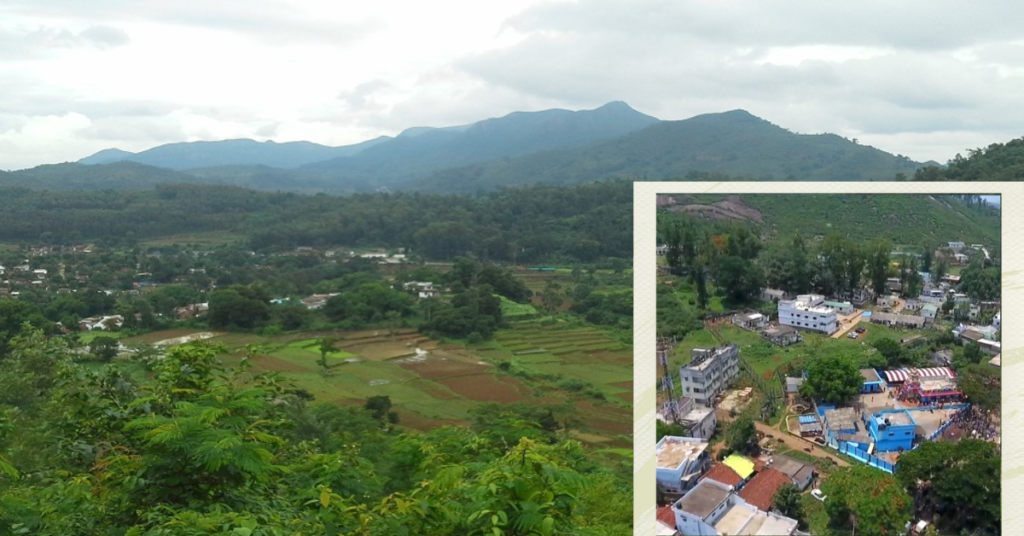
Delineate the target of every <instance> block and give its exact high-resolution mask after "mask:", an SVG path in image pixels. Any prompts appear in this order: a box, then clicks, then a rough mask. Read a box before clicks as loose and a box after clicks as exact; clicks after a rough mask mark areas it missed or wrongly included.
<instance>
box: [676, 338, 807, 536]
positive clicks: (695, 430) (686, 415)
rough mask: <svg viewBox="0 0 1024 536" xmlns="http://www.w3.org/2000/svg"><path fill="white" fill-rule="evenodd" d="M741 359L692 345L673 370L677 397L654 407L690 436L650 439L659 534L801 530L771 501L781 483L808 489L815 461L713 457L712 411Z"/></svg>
mask: <svg viewBox="0 0 1024 536" xmlns="http://www.w3.org/2000/svg"><path fill="white" fill-rule="evenodd" d="M751 321H752V322H756V321H758V319H756V318H755V319H751ZM739 359H740V357H739V348H737V347H736V346H735V345H726V346H722V347H716V348H697V349H693V350H692V351H691V361H690V363H689V364H687V365H685V366H683V367H680V369H679V379H680V384H681V387H682V391H681V394H682V396H681V397H680V398H679V400H678V401H675V402H673V401H668V402H667V403H666V404H665V406H664V407H663V408H662V410H661V411H660V412H659V418H660V419H663V420H666V421H668V422H673V423H676V424H680V425H682V427H683V429H685V430H687V433H688V435H687V436H686V437H679V436H665V437H663V438H662V439H661V440H660V441H658V444H657V446H656V453H657V486H658V495H659V497H660V498H661V501H660V502H661V503H662V504H668V505H664V506H661V507H659V508H658V534H666V535H672V534H709V535H710V534H751V535H778V534H786V535H789V534H804V533H802V532H799V531H798V530H797V521H796V520H794V519H791V518H788V517H786V516H783V515H779V514H778V513H777V512H774V511H773V510H772V500H773V499H774V497H775V495H776V494H777V493H778V490H779V489H780V488H781V487H782V486H783V485H784V484H793V485H795V486H796V487H797V488H798V489H800V490H803V489H806V488H807V487H808V486H809V485H810V483H811V481H812V480H813V477H814V474H815V473H814V467H813V466H811V465H808V464H803V463H801V462H799V461H797V460H793V459H789V458H785V457H781V456H776V457H772V456H768V457H767V458H765V459H756V460H753V459H749V458H745V457H743V456H740V455H738V454H733V455H730V456H729V457H727V458H726V459H725V460H723V461H722V462H721V463H714V462H713V461H712V460H711V456H710V451H709V449H708V445H709V440H710V439H711V437H712V436H713V434H714V431H715V427H716V424H717V422H718V416H717V411H716V410H721V409H723V408H724V407H725V406H726V405H727V404H726V403H725V402H726V401H728V398H727V397H726V399H725V400H723V397H724V395H725V394H726V388H727V387H728V386H729V385H730V384H731V383H732V382H733V380H735V379H736V377H737V376H738V375H739ZM750 391H751V389H749V388H748V389H746V392H745V393H739V395H738V396H739V398H741V399H742V398H743V396H742V395H743V394H746V395H747V396H748V397H749V394H750ZM669 503H670V504H669Z"/></svg>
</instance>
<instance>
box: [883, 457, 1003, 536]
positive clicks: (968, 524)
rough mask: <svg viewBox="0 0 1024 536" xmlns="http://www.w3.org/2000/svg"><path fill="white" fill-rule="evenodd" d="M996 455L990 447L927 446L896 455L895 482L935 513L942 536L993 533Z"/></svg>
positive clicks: (997, 471) (997, 496)
mask: <svg viewBox="0 0 1024 536" xmlns="http://www.w3.org/2000/svg"><path fill="white" fill-rule="evenodd" d="M1000 463H1001V461H1000V455H999V450H998V448H997V447H996V445H994V444H993V443H990V442H988V441H982V440H978V439H968V438H965V439H962V440H961V441H959V442H956V443H947V442H942V441H933V442H928V443H925V444H923V445H921V446H920V447H918V448H916V449H914V450H912V451H910V452H908V453H906V454H904V455H903V456H901V457H900V463H899V465H897V466H896V478H897V480H899V483H900V484H901V485H902V486H903V487H904V488H905V489H906V490H907V492H908V493H910V494H912V495H915V496H918V497H921V501H920V502H919V506H920V508H922V509H925V510H928V511H934V512H935V519H934V521H935V523H936V525H937V526H938V527H939V528H940V529H941V531H942V534H999V531H1000V523H999V522H1000V519H1001V518H1002V510H1001V506H1000V504H1001V494H1000V478H1001V469H1000Z"/></svg>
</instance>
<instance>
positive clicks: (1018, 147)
mask: <svg viewBox="0 0 1024 536" xmlns="http://www.w3.org/2000/svg"><path fill="white" fill-rule="evenodd" d="M914 180H915V181H1019V180H1024V138H1016V139H1013V140H1010V141H1008V142H1006V143H993V144H991V145H989V146H988V147H984V148H980V149H973V150H969V151H967V157H966V158H965V157H963V156H962V155H960V154H957V155H956V156H955V157H954V158H953V159H952V160H950V161H949V163H948V165H947V166H946V167H945V168H940V167H937V166H928V167H926V168H922V169H919V170H917V172H915V173H914Z"/></svg>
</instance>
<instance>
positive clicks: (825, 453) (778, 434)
mask: <svg viewBox="0 0 1024 536" xmlns="http://www.w3.org/2000/svg"><path fill="white" fill-rule="evenodd" d="M754 425H755V426H757V431H758V432H761V433H762V434H771V435H772V437H774V438H775V439H778V440H781V441H782V442H783V443H784V444H785V445H786V446H787V447H789V448H791V449H793V450H799V451H801V452H803V453H805V454H810V455H811V456H814V457H816V458H830V459H832V460H833V461H835V463H836V464H837V465H839V467H849V466H850V464H849V463H847V462H845V461H843V460H841V459H839V458H838V457H837V456H833V455H831V451H830V450H825V448H824V447H822V446H821V445H818V444H815V443H814V442H811V441H807V440H806V439H801V438H799V437H796V436H794V435H791V434H789V433H787V432H783V431H782V430H779V429H777V428H772V427H771V426H768V425H767V424H765V423H763V422H755V423H754ZM812 446H813V448H812V449H811V451H810V452H807V451H805V450H804V449H805V448H808V447H812Z"/></svg>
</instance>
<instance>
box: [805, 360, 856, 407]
mask: <svg viewBox="0 0 1024 536" xmlns="http://www.w3.org/2000/svg"><path fill="white" fill-rule="evenodd" d="M815 353H817V352H815ZM862 384H863V378H862V377H861V375H860V368H859V363H858V361H857V359H856V357H854V356H853V355H850V354H845V353H830V354H826V355H819V356H814V357H813V358H812V359H811V362H810V365H808V366H807V380H806V381H804V383H803V384H801V385H800V394H801V395H802V396H806V397H811V398H817V399H819V400H823V401H827V402H832V403H834V404H841V403H844V402H846V401H847V400H849V399H851V398H852V397H853V396H854V395H856V394H857V393H859V392H860V388H861V385H862Z"/></svg>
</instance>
